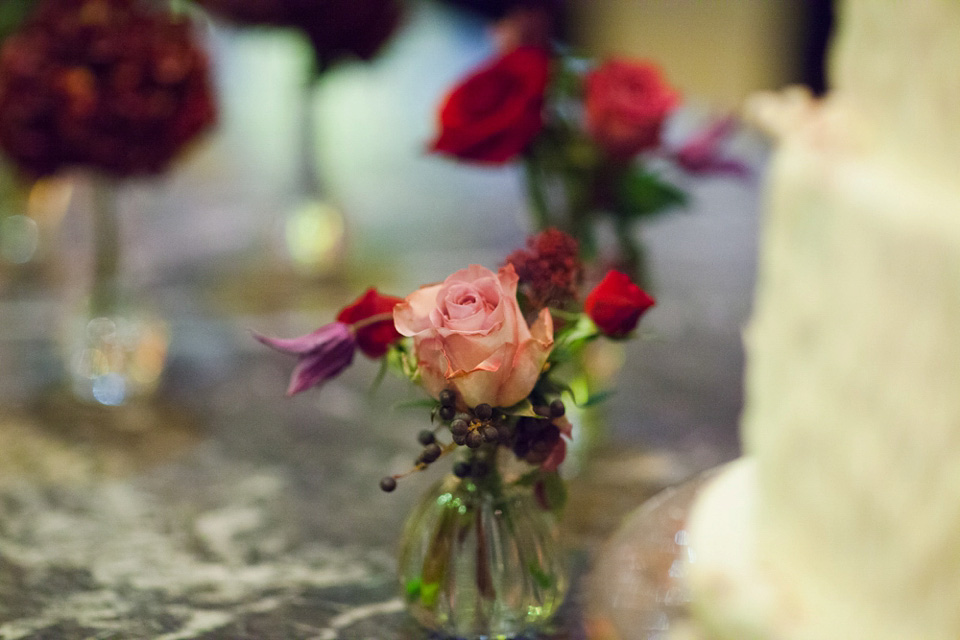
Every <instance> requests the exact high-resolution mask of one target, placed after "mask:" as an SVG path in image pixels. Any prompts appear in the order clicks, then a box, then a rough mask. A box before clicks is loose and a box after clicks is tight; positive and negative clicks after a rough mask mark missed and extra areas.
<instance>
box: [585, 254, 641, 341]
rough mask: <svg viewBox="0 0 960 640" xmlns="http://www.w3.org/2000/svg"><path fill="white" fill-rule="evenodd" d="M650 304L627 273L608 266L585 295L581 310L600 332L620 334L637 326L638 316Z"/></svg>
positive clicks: (611, 335) (613, 334) (618, 335)
mask: <svg viewBox="0 0 960 640" xmlns="http://www.w3.org/2000/svg"><path fill="white" fill-rule="evenodd" d="M654 304H655V301H654V299H653V298H652V297H651V296H650V294H648V293H647V292H646V291H644V290H643V289H641V288H640V287H638V286H637V285H635V284H634V283H633V282H632V281H631V280H630V276H628V275H627V274H625V273H622V272H620V271H615V270H610V271H608V272H607V275H606V276H604V278H603V280H602V281H601V282H600V284H598V285H597V286H596V287H594V289H593V291H591V292H590V294H589V295H588V296H587V300H586V303H585V304H584V311H586V312H587V315H588V316H590V319H591V320H593V322H594V324H596V325H597V327H599V329H600V330H601V331H602V332H603V333H604V334H606V335H608V336H610V337H612V338H622V337H624V336H626V335H627V334H628V333H630V332H631V331H633V330H634V329H636V328H637V323H638V322H640V316H642V315H643V314H644V312H646V310H647V309H649V308H650V307H652V306H653V305H654Z"/></svg>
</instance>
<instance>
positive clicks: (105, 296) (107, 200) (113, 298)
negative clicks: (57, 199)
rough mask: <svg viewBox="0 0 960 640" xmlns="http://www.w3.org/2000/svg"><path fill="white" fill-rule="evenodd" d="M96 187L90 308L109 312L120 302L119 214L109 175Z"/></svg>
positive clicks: (95, 183) (96, 312)
mask: <svg viewBox="0 0 960 640" xmlns="http://www.w3.org/2000/svg"><path fill="white" fill-rule="evenodd" d="M92 188H93V194H92V198H93V202H92V205H93V206H92V209H93V211H92V214H93V286H92V288H91V299H90V310H91V312H92V313H93V314H94V315H108V314H109V313H111V312H113V311H115V310H116V308H117V306H118V305H119V302H120V300H119V297H120V291H119V274H120V219H119V218H120V216H119V211H118V209H117V200H116V185H115V184H114V183H113V182H112V181H111V180H110V178H107V177H103V176H98V177H96V178H95V179H94V180H93V181H92Z"/></svg>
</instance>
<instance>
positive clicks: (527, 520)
mask: <svg viewBox="0 0 960 640" xmlns="http://www.w3.org/2000/svg"><path fill="white" fill-rule="evenodd" d="M557 532H558V529H557V523H556V518H555V516H554V514H553V513H552V512H550V511H548V510H545V509H544V508H543V507H542V506H541V505H540V503H539V502H538V501H537V500H536V498H535V496H534V490H533V488H532V487H531V486H521V485H518V484H506V483H504V482H503V480H502V478H501V476H500V475H499V473H498V472H497V471H496V470H493V471H490V472H488V473H487V474H486V475H485V476H484V477H483V478H480V479H471V478H465V479H460V478H457V477H455V476H452V475H451V476H449V477H447V478H445V479H443V480H441V481H440V482H438V483H437V484H435V485H434V486H433V487H432V488H431V489H430V490H429V491H427V492H426V493H425V494H424V496H423V497H422V498H421V500H420V502H419V503H418V504H417V505H416V507H415V508H414V510H413V511H412V512H411V514H410V516H409V518H408V519H407V522H406V525H405V527H404V532H403V538H402V540H401V544H400V558H399V576H400V587H401V590H402V593H403V595H404V597H405V599H406V603H407V608H408V610H409V611H410V613H411V614H412V615H413V617H414V618H416V619H417V621H419V622H420V624H422V625H423V626H424V627H426V628H428V629H431V630H433V631H435V632H438V633H440V634H442V635H445V636H449V637H455V638H458V639H460V638H464V639H473V638H514V637H516V636H518V635H521V634H526V633H530V632H533V631H536V630H537V629H539V628H542V627H543V626H544V624H545V623H546V622H547V621H548V620H549V619H550V617H551V616H552V615H553V614H554V613H556V611H557V609H558V608H559V606H560V604H561V603H562V602H563V598H564V596H565V594H566V591H567V587H568V576H567V566H566V561H565V557H564V553H563V550H562V548H561V545H560V543H559V540H558V535H557Z"/></svg>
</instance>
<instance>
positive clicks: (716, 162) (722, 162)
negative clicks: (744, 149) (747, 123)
mask: <svg viewBox="0 0 960 640" xmlns="http://www.w3.org/2000/svg"><path fill="white" fill-rule="evenodd" d="M736 126H737V120H736V118H735V117H734V116H727V117H726V118H722V119H720V120H718V121H717V122H715V123H713V124H712V125H710V126H709V127H707V128H706V129H705V130H703V131H702V132H700V133H698V134H697V135H695V136H694V137H693V138H691V139H690V140H688V141H687V142H685V143H684V144H683V145H682V146H681V147H680V148H679V149H677V150H676V151H675V152H674V154H673V157H674V160H675V161H676V163H677V164H678V165H680V166H681V167H682V168H683V169H684V170H685V171H688V172H690V173H694V174H723V173H726V174H731V175H735V176H738V177H742V178H746V177H749V176H750V175H751V173H752V172H751V170H750V167H749V166H747V165H746V164H745V163H743V162H740V161H739V160H735V159H733V158H727V157H724V156H723V154H722V150H721V147H722V146H723V144H724V143H725V142H726V140H727V138H728V137H729V136H730V134H731V133H732V132H733V130H734V129H735V128H736Z"/></svg>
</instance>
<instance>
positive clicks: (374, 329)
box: [337, 288, 403, 358]
mask: <svg viewBox="0 0 960 640" xmlns="http://www.w3.org/2000/svg"><path fill="white" fill-rule="evenodd" d="M400 302H403V298H395V297H393V296H385V295H382V294H380V293H378V292H377V290H376V289H374V288H370V289H367V291H366V293H364V294H363V295H362V296H360V297H359V298H357V299H356V301H354V302H353V303H351V304H349V305H347V306H346V307H344V309H343V310H342V311H341V312H340V313H339V315H337V321H338V322H343V323H345V324H348V325H353V328H354V331H355V333H356V336H357V346H358V347H359V348H360V350H361V351H362V352H363V353H364V354H365V355H367V356H369V357H371V358H379V357H381V356H383V354H385V353H386V352H387V348H388V347H389V346H390V345H391V344H393V343H394V342H396V341H397V340H399V339H400V338H401V336H400V334H399V333H397V329H396V327H394V326H393V308H394V307H395V306H396V305H397V304H398V303H400ZM376 316H383V319H382V320H381V319H377V318H376Z"/></svg>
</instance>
